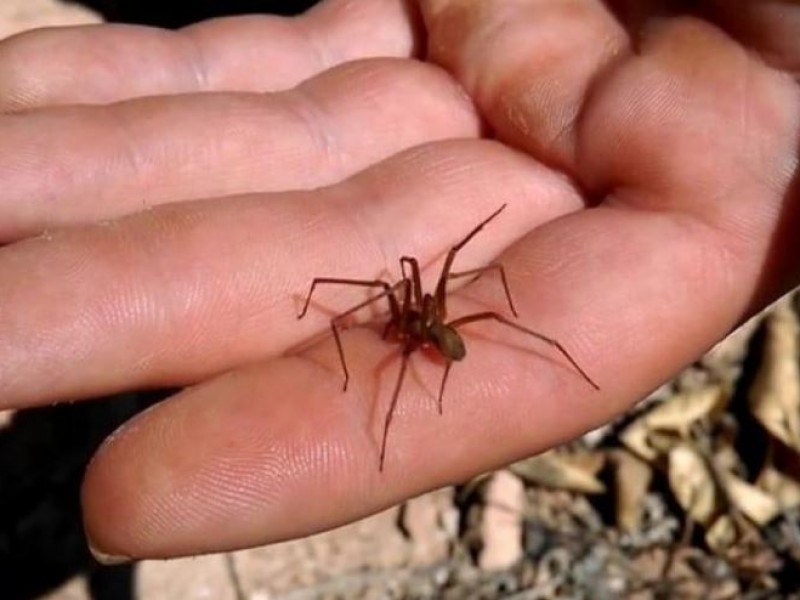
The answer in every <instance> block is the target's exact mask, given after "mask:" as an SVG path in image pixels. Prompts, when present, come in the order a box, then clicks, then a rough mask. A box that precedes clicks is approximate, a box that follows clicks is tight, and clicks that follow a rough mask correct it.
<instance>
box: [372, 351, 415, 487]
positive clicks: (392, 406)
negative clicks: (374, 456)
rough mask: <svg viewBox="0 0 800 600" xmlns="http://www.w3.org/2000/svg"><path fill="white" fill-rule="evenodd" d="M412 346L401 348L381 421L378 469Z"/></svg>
mask: <svg viewBox="0 0 800 600" xmlns="http://www.w3.org/2000/svg"><path fill="white" fill-rule="evenodd" d="M411 351H412V348H411V347H409V346H406V348H404V349H403V357H402V359H401V361H400V372H399V373H398V375H397V383H396V384H395V386H394V392H393V393H392V402H391V404H389V410H387V411H386V419H385V421H384V423H383V439H382V440H381V457H380V464H379V466H378V470H379V471H383V463H384V462H385V460H386V439H387V438H388V436H389V425H391V423H392V417H394V409H395V408H396V407H397V398H399V396H400V388H402V387H403V379H404V378H405V376H406V368H407V367H408V358H409V356H411Z"/></svg>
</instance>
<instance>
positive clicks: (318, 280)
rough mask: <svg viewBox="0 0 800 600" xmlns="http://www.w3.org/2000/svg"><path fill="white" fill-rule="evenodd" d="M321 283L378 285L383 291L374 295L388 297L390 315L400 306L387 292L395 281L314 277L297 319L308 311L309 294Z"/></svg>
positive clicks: (395, 314)
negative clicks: (390, 282) (391, 282)
mask: <svg viewBox="0 0 800 600" xmlns="http://www.w3.org/2000/svg"><path fill="white" fill-rule="evenodd" d="M401 281H403V280H401ZM321 283H326V284H331V283H333V284H337V285H356V286H360V287H380V288H383V292H384V293H383V294H381V295H380V296H376V298H382V297H383V296H386V297H388V298H389V308H390V310H391V311H392V317H395V316H397V313H399V308H400V307H399V306H398V304H397V300H396V298H394V296H393V295H391V294H390V292H389V291H390V290H392V289H394V288H395V287H397V285H398V284H397V283H396V284H394V285H390V284H389V283H387V282H386V281H383V280H382V279H339V278H336V277H316V278H314V280H313V281H312V282H311V288H310V289H309V290H308V296H306V301H305V303H304V304H303V310H301V311H300V314H298V315H297V318H298V319H302V318H303V317H305V316H306V313H307V312H308V305H309V304H310V303H311V296H312V295H313V294H314V290H315V289H316V287H317V285H319V284H321ZM367 304H369V301H368V302H366V303H365V304H363V305H362V306H366V305H367Z"/></svg>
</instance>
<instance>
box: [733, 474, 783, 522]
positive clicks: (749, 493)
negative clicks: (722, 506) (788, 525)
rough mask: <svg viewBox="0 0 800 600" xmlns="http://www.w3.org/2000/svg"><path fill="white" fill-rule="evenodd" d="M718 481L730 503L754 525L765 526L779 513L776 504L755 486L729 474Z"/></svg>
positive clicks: (779, 509)
mask: <svg viewBox="0 0 800 600" xmlns="http://www.w3.org/2000/svg"><path fill="white" fill-rule="evenodd" d="M720 479H721V481H722V483H723V485H724V486H725V492H726V493H727V495H728V499H729V500H730V502H731V503H732V504H733V505H734V506H736V508H738V509H739V510H740V511H741V512H742V514H744V515H745V516H746V517H747V518H748V519H750V520H751V521H752V522H753V523H755V524H756V525H759V526H760V525H766V524H767V523H769V522H770V521H771V520H772V519H774V518H775V517H776V516H778V514H779V513H780V512H781V508H780V505H779V504H778V502H777V501H776V500H775V499H774V498H772V497H771V496H770V495H769V494H767V493H766V492H765V491H763V490H761V489H759V488H758V487H756V486H755V485H752V484H750V483H748V482H746V481H744V480H743V479H740V478H739V477H737V476H736V475H733V474H731V473H722V474H721V475H720Z"/></svg>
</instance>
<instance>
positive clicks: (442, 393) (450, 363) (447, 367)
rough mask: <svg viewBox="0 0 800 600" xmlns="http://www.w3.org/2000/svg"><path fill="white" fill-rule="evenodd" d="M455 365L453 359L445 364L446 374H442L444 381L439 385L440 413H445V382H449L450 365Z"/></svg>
mask: <svg viewBox="0 0 800 600" xmlns="http://www.w3.org/2000/svg"><path fill="white" fill-rule="evenodd" d="M452 366H453V361H452V360H448V361H447V364H446V365H445V366H444V375H442V383H441V385H440V386H439V414H440V415H441V414H444V411H443V410H442V398H443V397H444V384H445V383H447V376H448V375H450V367H452Z"/></svg>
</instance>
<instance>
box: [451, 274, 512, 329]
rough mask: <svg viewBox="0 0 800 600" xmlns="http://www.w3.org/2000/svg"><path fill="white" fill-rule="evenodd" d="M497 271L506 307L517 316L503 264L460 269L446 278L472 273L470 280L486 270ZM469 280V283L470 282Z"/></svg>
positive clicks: (465, 275) (473, 279)
mask: <svg viewBox="0 0 800 600" xmlns="http://www.w3.org/2000/svg"><path fill="white" fill-rule="evenodd" d="M493 270H496V271H499V272H500V281H502V282H503V290H505V292H506V300H508V308H510V309H511V314H512V315H514V316H515V317H518V316H519V315H518V314H517V309H516V308H514V301H513V300H512V299H511V289H510V288H509V287H508V279H507V278H506V270H505V269H504V268H503V265H501V264H500V263H491V264H489V265H486V266H485V267H478V268H477V269H470V270H469V271H460V272H458V273H450V274H449V275H448V276H447V278H448V279H458V278H459V277H469V276H470V275H474V277H473V278H472V281H475V280H476V279H478V278H479V277H480V276H481V275H483V274H484V273H486V271H493ZM472 281H470V283H472Z"/></svg>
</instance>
